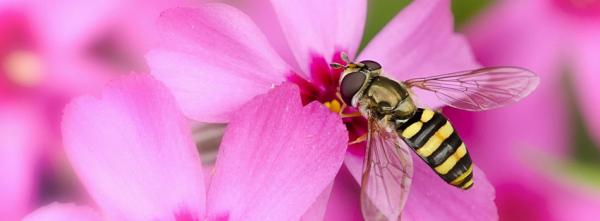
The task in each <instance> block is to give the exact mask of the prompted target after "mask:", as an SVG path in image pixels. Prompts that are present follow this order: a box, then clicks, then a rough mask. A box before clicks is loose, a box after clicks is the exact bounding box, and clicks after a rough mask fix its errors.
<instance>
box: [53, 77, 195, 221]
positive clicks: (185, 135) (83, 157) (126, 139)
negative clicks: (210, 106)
mask: <svg viewBox="0 0 600 221" xmlns="http://www.w3.org/2000/svg"><path fill="white" fill-rule="evenodd" d="M62 130H63V135H64V141H65V149H66V152H67V155H68V157H69V160H70V161H71V164H72V165H73V167H74V168H75V171H76V173H77V175H78V176H79V178H80V179H81V181H82V183H83V184H84V186H85V187H86V189H87V190H88V192H90V194H91V196H92V197H93V198H94V199H95V201H96V202H97V203H98V204H99V205H100V206H101V207H102V208H103V209H104V211H105V213H107V214H108V215H109V216H111V217H114V218H115V219H117V220H123V219H133V220H167V219H168V218H172V217H175V216H178V215H188V214H189V215H192V216H195V217H198V216H199V215H201V214H203V211H204V192H205V190H204V188H203V187H204V182H203V179H204V178H203V176H202V167H201V164H200V158H199V156H198V153H197V151H196V148H195V145H194V143H193V139H192V137H191V134H190V128H189V127H188V125H187V122H186V119H185V118H184V117H183V115H182V114H180V112H179V110H178V109H177V104H176V103H175V100H174V98H173V97H172V96H171V94H170V93H169V92H168V90H167V89H166V87H164V86H163V85H162V84H160V82H158V81H156V80H154V79H152V78H151V77H149V76H131V77H127V78H123V79H121V80H119V81H115V82H113V83H111V84H110V85H109V86H108V87H107V88H106V89H105V90H104V92H103V93H102V97H101V98H95V97H91V96H83V97H80V98H77V99H75V100H74V101H73V102H72V103H71V104H69V105H68V106H67V107H66V109H65V114H64V117H63V125H62Z"/></svg>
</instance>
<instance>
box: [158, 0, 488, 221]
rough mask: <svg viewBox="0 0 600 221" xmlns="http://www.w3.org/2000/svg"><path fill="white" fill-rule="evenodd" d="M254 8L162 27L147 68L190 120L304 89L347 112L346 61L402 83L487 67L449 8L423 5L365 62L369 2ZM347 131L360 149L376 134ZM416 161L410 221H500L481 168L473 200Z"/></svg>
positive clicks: (354, 154) (334, 0) (354, 162)
mask: <svg viewBox="0 0 600 221" xmlns="http://www.w3.org/2000/svg"><path fill="white" fill-rule="evenodd" d="M249 8H250V9H248V10H246V12H247V13H248V14H246V13H244V12H242V11H240V10H238V9H236V8H233V7H231V6H227V5H224V4H218V3H215V4H205V5H202V6H201V7H199V8H195V9H191V8H177V9H172V10H169V11H166V12H164V13H163V14H162V16H161V18H160V19H159V22H158V28H159V31H160V33H161V34H162V38H161V42H160V45H159V47H157V48H156V49H154V50H152V51H151V52H150V53H149V54H148V55H147V60H148V63H149V65H150V69H151V71H152V75H154V76H155V77H156V78H157V79H158V80H160V81H162V82H163V83H165V85H166V86H167V87H168V88H169V89H170V90H171V92H172V93H173V94H174V96H175V98H176V100H177V102H178V104H179V105H180V106H181V108H182V110H183V113H184V114H185V115H186V116H188V117H190V118H192V119H195V120H198V121H203V122H229V121H230V120H231V118H232V116H234V114H235V113H239V112H242V113H244V112H246V110H245V109H244V108H243V107H242V106H243V104H245V103H246V102H248V101H249V100H250V99H251V98H252V97H254V96H257V95H260V94H264V93H266V92H267V91H268V90H270V89H271V88H272V87H273V85H278V84H281V83H282V82H292V83H295V84H297V85H298V86H299V87H300V93H301V95H302V100H303V103H304V104H307V103H310V102H313V101H318V102H320V103H324V104H325V105H327V106H328V107H330V109H332V110H333V111H334V112H338V111H339V110H338V109H339V105H338V104H340V103H341V101H340V100H338V98H337V96H336V92H337V86H338V80H339V77H340V72H339V71H338V70H331V69H330V68H329V66H328V64H329V63H330V62H332V61H336V62H340V61H339V60H340V59H339V54H340V53H341V52H346V53H347V54H349V55H350V56H351V57H358V58H359V60H360V59H372V60H376V61H378V62H380V63H381V64H382V65H383V67H384V69H385V70H386V71H387V72H386V73H387V74H388V76H390V77H393V78H397V79H399V80H401V79H410V78H413V77H418V76H423V75H428V74H436V73H438V74H439V73H447V72H452V71H457V70H465V69H469V68H475V67H478V65H477V64H476V63H475V62H474V61H473V59H472V56H471V54H470V51H469V50H470V49H469V47H468V46H467V44H466V43H465V41H464V39H463V38H462V37H461V36H458V35H456V34H454V33H453V27H452V15H451V13H450V11H449V1H434V0H417V1H415V2H414V3H412V4H411V5H410V6H408V7H407V8H406V9H404V10H403V11H402V12H401V13H400V14H399V15H398V16H397V17H396V18H394V19H393V20H392V21H391V22H390V24H388V25H387V27H386V28H384V30H382V32H381V33H380V34H379V35H378V36H377V37H375V39H374V40H373V41H372V42H370V43H369V45H368V46H367V47H366V48H365V49H364V50H363V51H362V52H361V53H360V55H357V56H355V55H356V54H357V50H358V45H359V43H360V39H361V35H362V30H363V25H364V21H365V14H366V1H365V0H352V1H338V0H329V1H316V0H311V1H292V2H290V1H278V0H273V1H269V2H264V1H259V2H253V4H252V5H250V7H249ZM255 22H256V23H255ZM415 92H416V93H417V94H418V95H419V96H420V99H419V101H420V102H421V103H423V104H425V105H428V106H431V107H439V106H441V103H439V102H437V99H435V98H434V96H433V95H432V94H426V93H422V92H421V91H415ZM281 102H283V101H281ZM350 111H351V110H350ZM344 124H345V126H346V128H347V129H348V132H349V136H350V140H353V139H355V138H356V137H358V136H360V135H362V134H363V133H364V132H365V130H366V124H365V121H364V119H362V118H349V119H348V118H347V119H344ZM336 127H337V126H336ZM415 157H416V156H415ZM363 158H364V149H363V145H354V146H351V147H350V148H349V151H348V153H347V157H346V160H345V162H346V166H347V167H348V169H349V171H350V172H351V173H352V174H353V175H354V176H355V177H356V178H357V177H358V176H360V173H361V170H362V169H361V168H362V161H363ZM414 161H415V162H416V163H415V167H416V169H415V174H414V184H413V189H412V190H411V193H410V196H409V200H408V203H407V206H406V210H405V213H404V216H405V218H408V219H418V220H443V219H451V220H456V219H461V220H489V219H495V218H496V207H495V206H494V204H493V199H494V190H493V188H492V187H491V186H490V185H489V183H488V182H487V181H486V178H485V176H484V175H483V173H481V171H479V170H478V169H476V172H475V173H476V174H475V177H476V178H475V179H476V181H475V183H477V184H476V185H475V188H473V189H472V190H470V191H468V192H465V191H461V190H458V189H456V188H454V187H451V186H449V185H447V184H446V183H444V182H443V181H442V180H441V179H439V177H437V176H436V175H435V174H434V173H433V172H432V170H431V169H430V168H428V167H427V166H426V165H425V164H424V163H423V162H421V160H420V159H415V160H414ZM475 162H477V160H476V159H475ZM334 192H335V190H334ZM356 194H358V193H356Z"/></svg>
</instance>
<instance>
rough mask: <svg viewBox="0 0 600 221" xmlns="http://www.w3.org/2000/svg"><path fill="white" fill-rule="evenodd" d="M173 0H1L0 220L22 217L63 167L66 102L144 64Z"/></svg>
mask: <svg viewBox="0 0 600 221" xmlns="http://www.w3.org/2000/svg"><path fill="white" fill-rule="evenodd" d="M141 3H143V4H141ZM176 5H178V4H177V3H176V2H173V1H164V0H153V1H138V0H128V1H69V0H52V1H38V0H25V1H22V0H21V1H10V0H9V1H0V107H1V108H0V115H1V116H2V117H0V118H1V119H0V124H1V127H2V129H0V137H2V140H0V153H3V154H2V155H1V156H0V174H2V177H3V181H2V182H0V196H1V197H0V207H2V208H1V209H0V217H2V220H8V221H12V220H20V218H21V217H20V215H22V214H24V213H25V212H26V211H28V210H29V208H28V206H35V204H36V201H38V200H44V199H39V195H41V194H40V193H39V192H38V188H39V187H40V186H39V183H38V182H45V181H42V179H41V178H40V177H42V176H43V174H45V173H47V172H48V171H52V170H53V169H56V168H55V167H58V166H57V164H59V163H57V162H56V161H58V160H57V159H56V158H59V156H60V154H61V150H60V148H59V147H60V145H61V144H60V138H59V133H58V129H59V122H60V119H59V118H60V116H61V110H62V108H63V105H64V104H65V103H66V101H67V100H68V99H69V98H70V97H72V96H74V95H76V94H79V93H81V92H83V91H88V90H93V89H94V88H98V87H99V86H100V85H103V84H104V83H105V82H106V81H107V80H108V79H110V78H113V77H115V76H118V75H120V74H126V73H129V72H131V71H139V70H144V69H146V67H145V66H146V65H145V64H144V59H143V56H142V55H143V54H144V53H145V52H146V50H147V48H148V45H149V44H150V43H151V42H152V41H153V40H154V38H153V36H154V35H153V34H151V33H150V30H152V29H153V28H154V22H155V20H156V17H158V14H159V12H160V11H162V10H164V9H165V8H167V7H173V6H176ZM132 14H135V16H132ZM34 147H35V148H34ZM51 173H53V172H51ZM5 181H6V182H5ZM17 187H18V190H16V189H15V188H17ZM42 188H43V187H42ZM39 191H41V190H39ZM5 194H9V195H5ZM5 196H6V197H5ZM25 205H27V206H25ZM9 214H13V215H9Z"/></svg>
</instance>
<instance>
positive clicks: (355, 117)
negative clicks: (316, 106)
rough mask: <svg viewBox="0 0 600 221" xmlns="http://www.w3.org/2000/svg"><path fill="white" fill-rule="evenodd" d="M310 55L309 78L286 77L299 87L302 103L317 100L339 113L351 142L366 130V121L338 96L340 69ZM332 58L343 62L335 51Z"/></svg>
mask: <svg viewBox="0 0 600 221" xmlns="http://www.w3.org/2000/svg"><path fill="white" fill-rule="evenodd" d="M312 57H313V59H312V61H311V64H310V79H306V78H304V77H303V76H301V75H299V74H296V73H293V74H292V75H290V76H289V77H288V81H290V82H292V83H295V84H297V85H298V86H299V87H300V94H301V96H302V103H303V104H305V105H306V104H308V103H310V102H313V101H318V102H321V103H322V104H323V105H325V106H326V107H327V108H329V110H331V111H332V112H334V113H337V114H339V115H340V116H341V117H342V120H343V122H344V124H345V125H346V128H347V129H348V135H349V139H348V140H349V141H350V142H352V141H354V140H356V139H357V138H358V137H360V136H362V135H364V134H365V133H366V132H367V121H366V119H365V118H364V117H362V116H361V115H360V113H359V112H358V110H357V109H356V108H353V107H349V106H347V105H345V104H344V103H343V101H342V100H341V98H340V96H339V90H338V87H339V85H338V84H339V81H340V77H341V74H342V70H341V69H332V68H331V67H330V66H329V63H328V62H327V61H326V59H325V58H323V57H322V56H317V55H315V56H312ZM332 60H333V62H336V63H339V64H344V61H342V60H341V59H340V53H336V54H335V55H334V57H333V59H332Z"/></svg>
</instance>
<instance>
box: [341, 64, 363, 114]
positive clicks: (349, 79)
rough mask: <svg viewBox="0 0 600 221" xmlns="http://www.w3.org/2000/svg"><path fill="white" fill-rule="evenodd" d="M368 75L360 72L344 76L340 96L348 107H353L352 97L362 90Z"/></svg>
mask: <svg viewBox="0 0 600 221" xmlns="http://www.w3.org/2000/svg"><path fill="white" fill-rule="evenodd" d="M366 79H367V75H365V73H362V72H360V71H357V72H352V73H349V74H347V75H346V76H344V79H342V83H341V84H340V94H341V95H342V99H343V100H344V102H346V104H347V105H349V106H352V97H354V95H355V94H356V93H357V92H358V90H360V88H361V87H362V85H363V84H364V83H365V80H366Z"/></svg>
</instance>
